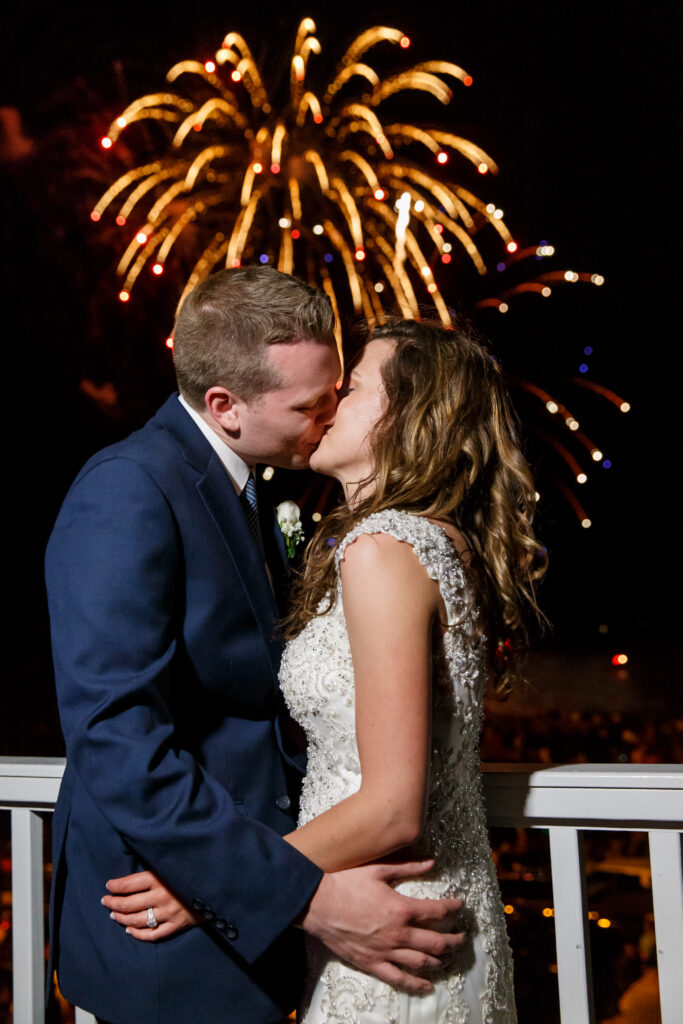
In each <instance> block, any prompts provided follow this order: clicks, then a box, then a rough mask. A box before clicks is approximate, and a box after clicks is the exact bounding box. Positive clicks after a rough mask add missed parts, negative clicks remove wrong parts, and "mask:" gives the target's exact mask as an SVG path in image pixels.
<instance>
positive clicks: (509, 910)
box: [503, 903, 515, 914]
mask: <svg viewBox="0 0 683 1024" xmlns="http://www.w3.org/2000/svg"><path fill="white" fill-rule="evenodd" d="M514 909H515V908H514V907H513V906H512V904H511V903H506V904H505V906H504V907H503V910H504V911H505V913H506V914H512V912H513V911H514Z"/></svg>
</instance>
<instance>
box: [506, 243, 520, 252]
mask: <svg viewBox="0 0 683 1024" xmlns="http://www.w3.org/2000/svg"><path fill="white" fill-rule="evenodd" d="M518 248H519V246H518V245H517V243H516V242H508V244H507V250H508V252H517V249H518Z"/></svg>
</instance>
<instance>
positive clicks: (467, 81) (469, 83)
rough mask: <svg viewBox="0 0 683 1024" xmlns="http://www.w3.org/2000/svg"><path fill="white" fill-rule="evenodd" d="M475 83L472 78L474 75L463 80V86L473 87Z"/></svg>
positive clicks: (466, 76)
mask: <svg viewBox="0 0 683 1024" xmlns="http://www.w3.org/2000/svg"><path fill="white" fill-rule="evenodd" d="M473 81H474V79H473V78H472V75H465V77H464V78H463V80H462V84H463V85H467V86H470V85H472V82H473Z"/></svg>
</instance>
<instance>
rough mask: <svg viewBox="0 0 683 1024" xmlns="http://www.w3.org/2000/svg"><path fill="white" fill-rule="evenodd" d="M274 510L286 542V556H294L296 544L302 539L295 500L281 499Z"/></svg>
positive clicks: (299, 518)
mask: <svg viewBox="0 0 683 1024" xmlns="http://www.w3.org/2000/svg"><path fill="white" fill-rule="evenodd" d="M275 511H276V515H277V521H278V525H279V527H280V529H281V530H282V535H283V537H284V538H285V540H286V542H287V558H294V552H295V551H296V546H297V544H299V543H300V542H301V541H302V540H303V539H304V530H303V527H302V525H301V512H300V511H299V506H298V505H297V503H296V502H295V501H281V502H280V504H279V505H278V507H277V509H276V510H275Z"/></svg>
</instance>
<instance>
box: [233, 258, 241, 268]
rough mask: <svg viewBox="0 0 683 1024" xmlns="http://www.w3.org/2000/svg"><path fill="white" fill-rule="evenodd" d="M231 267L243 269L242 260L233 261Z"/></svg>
mask: <svg viewBox="0 0 683 1024" xmlns="http://www.w3.org/2000/svg"><path fill="white" fill-rule="evenodd" d="M230 266H231V267H241V266H242V260H237V259H235V260H232V261H231V263H230Z"/></svg>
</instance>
